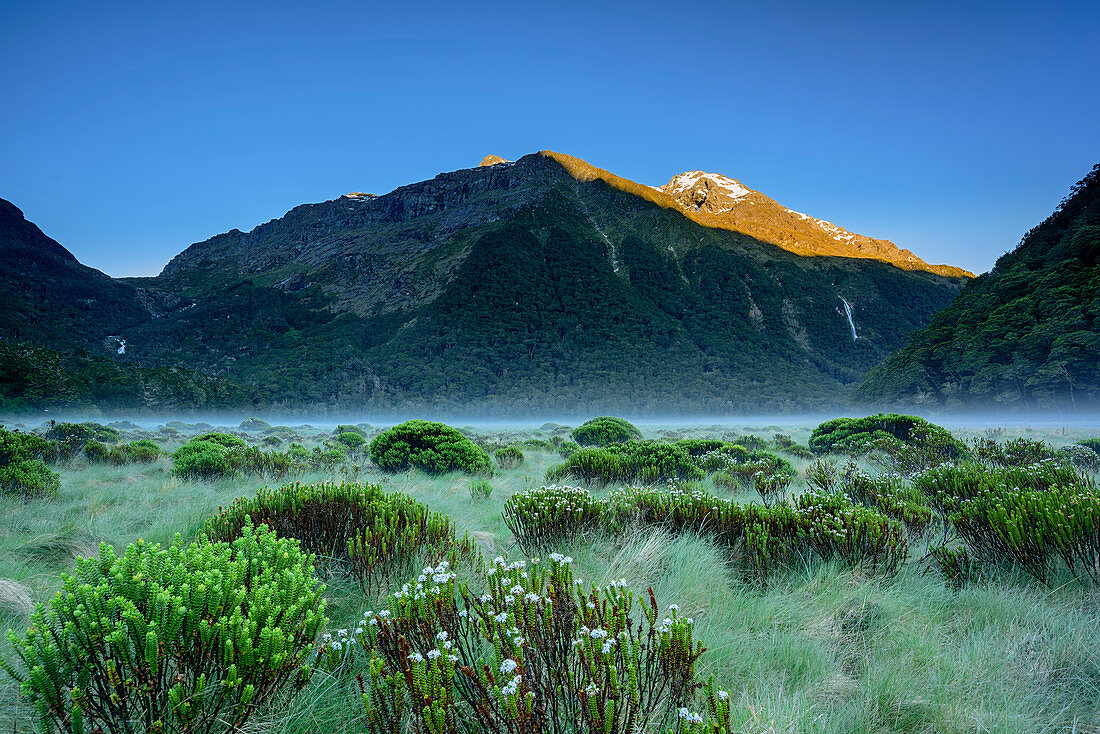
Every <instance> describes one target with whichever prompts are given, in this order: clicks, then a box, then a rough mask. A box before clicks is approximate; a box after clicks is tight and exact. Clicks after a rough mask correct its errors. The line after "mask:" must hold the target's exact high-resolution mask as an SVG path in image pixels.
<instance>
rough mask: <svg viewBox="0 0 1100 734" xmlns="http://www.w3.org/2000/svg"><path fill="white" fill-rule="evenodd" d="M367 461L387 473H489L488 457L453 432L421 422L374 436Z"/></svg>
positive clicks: (400, 426) (467, 439) (414, 422)
mask: <svg viewBox="0 0 1100 734" xmlns="http://www.w3.org/2000/svg"><path fill="white" fill-rule="evenodd" d="M370 458H371V460H372V461H373V462H374V463H375V464H377V465H378V466H379V468H381V469H382V471H387V472H401V471H407V470H409V469H419V470H421V471H424V472H427V473H428V474H443V473H445V472H449V471H464V472H467V473H469V474H480V473H486V472H489V471H491V470H492V463H491V461H490V459H489V455H488V454H487V453H485V451H484V450H483V449H481V448H480V447H479V446H478V445H477V444H475V443H474V442H473V441H471V440H470V439H469V438H467V437H466V436H464V435H462V433H460V432H459V431H458V430H457V429H454V428H451V427H450V426H448V425H445V424H443V423H433V422H431V421H423V420H411V421H406V422H404V423H402V424H400V425H397V426H394V427H393V428H391V429H389V430H388V431H384V432H382V433H380V434H379V435H377V436H375V438H374V440H373V441H371V443H370Z"/></svg>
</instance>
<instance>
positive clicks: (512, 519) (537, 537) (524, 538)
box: [503, 486, 604, 555]
mask: <svg viewBox="0 0 1100 734" xmlns="http://www.w3.org/2000/svg"><path fill="white" fill-rule="evenodd" d="M603 511H604V503H602V502H599V501H598V500H596V499H594V498H593V497H592V495H590V494H589V493H588V490H586V489H582V488H580V487H558V486H549V487H537V488H532V489H527V490H524V491H522V492H516V493H515V494H513V495H512V496H511V497H509V498H508V501H507V502H505V503H504V512H503V515H504V522H505V524H506V525H508V529H509V530H511V531H512V535H514V536H515V538H516V542H517V543H519V545H520V547H521V548H523V552H524V553H527V554H529V555H533V554H534V553H536V552H538V551H540V550H544V549H547V548H550V547H552V546H554V545H556V544H560V543H563V542H572V541H575V540H579V539H582V538H584V537H586V536H589V535H591V534H592V533H594V532H595V531H596V530H597V529H598V528H599V527H600V522H601V520H602V518H603Z"/></svg>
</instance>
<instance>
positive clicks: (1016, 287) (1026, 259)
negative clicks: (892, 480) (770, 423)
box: [855, 165, 1100, 411]
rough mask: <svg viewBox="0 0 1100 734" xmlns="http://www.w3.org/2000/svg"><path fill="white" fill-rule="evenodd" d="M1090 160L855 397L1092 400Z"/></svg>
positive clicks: (1099, 197)
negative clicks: (1053, 205) (1055, 201)
mask: <svg viewBox="0 0 1100 734" xmlns="http://www.w3.org/2000/svg"><path fill="white" fill-rule="evenodd" d="M1098 256H1100V165H1097V166H1096V167H1094V168H1093V169H1092V172H1091V173H1089V174H1088V175H1087V176H1085V178H1084V179H1082V180H1081V181H1080V182H1078V183H1077V184H1076V185H1075V186H1074V187H1073V188H1072V189H1071V191H1070V194H1069V195H1068V196H1067V197H1066V198H1065V199H1064V200H1063V201H1062V203H1061V205H1060V206H1059V207H1058V209H1057V211H1055V212H1054V213H1053V214H1052V215H1051V216H1050V217H1048V218H1047V219H1046V220H1045V221H1043V222H1042V223H1041V224H1039V225H1038V226H1036V227H1035V228H1033V229H1032V230H1031V231H1029V232H1028V233H1027V234H1026V235H1024V237H1023V239H1022V240H1021V242H1020V244H1019V245H1018V246H1017V247H1016V249H1014V250H1013V251H1012V252H1009V253H1008V254H1006V255H1004V256H1003V257H1001V258H1000V259H999V260H998V261H997V264H996V265H995V266H994V268H993V270H992V271H990V272H989V273H986V274H985V275H982V276H979V277H978V278H976V279H974V280H972V281H971V282H969V283H968V284H967V285H966V287H965V288H963V290H962V292H961V293H960V294H959V296H958V298H956V299H955V300H954V301H953V302H952V303H951V305H950V306H948V307H947V308H946V309H944V310H943V311H942V312H941V313H939V314H938V315H937V316H936V317H935V318H934V319H933V320H932V323H931V324H930V325H929V326H928V327H927V328H925V329H923V330H922V331H920V332H918V333H916V334H915V335H914V336H913V337H912V338H911V339H910V340H909V342H908V344H907V345H906V346H905V348H903V349H901V350H900V351H899V352H897V353H896V354H893V355H891V356H890V358H889V359H888V360H887V361H886V362H885V363H884V364H883V365H881V366H879V367H876V368H875V369H874V370H873V371H872V372H871V373H870V374H869V375H868V377H867V379H866V380H864V382H863V383H862V384H861V385H860V386H859V389H858V390H857V391H856V394H855V395H856V398H857V399H858V400H859V401H861V402H866V403H877V404H897V405H912V404H918V405H933V406H946V407H968V408H970V407H986V408H998V409H1005V408H1007V409H1012V410H1038V409H1050V408H1054V409H1059V410H1076V411H1095V410H1096V409H1097V408H1098V407H1100V358H1098V356H1100V318H1098V317H1100V262H1098Z"/></svg>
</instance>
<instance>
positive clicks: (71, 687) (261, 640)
mask: <svg viewBox="0 0 1100 734" xmlns="http://www.w3.org/2000/svg"><path fill="white" fill-rule="evenodd" d="M323 591H324V587H323V586H320V585H319V584H318V583H317V580H316V579H315V578H314V577H313V567H312V565H311V563H310V559H309V557H308V556H306V555H305V554H303V553H302V552H301V551H300V550H299V548H298V544H297V543H296V542H295V541H293V540H285V539H278V538H276V537H275V534H274V533H272V532H271V531H269V530H268V529H266V528H262V527H261V528H252V527H251V526H250V527H248V528H246V529H245V530H244V531H243V532H242V533H241V535H240V537H239V538H237V539H236V540H234V542H233V543H231V544H230V543H210V542H208V541H202V542H199V543H195V544H192V545H187V546H184V545H181V544H180V543H179V542H178V541H177V542H176V543H174V544H173V545H172V546H171V547H169V548H162V547H160V546H158V545H149V544H147V543H144V542H143V541H140V540H139V541H137V542H136V543H133V544H131V545H129V546H127V548H126V552H125V553H124V554H123V555H122V556H116V555H115V553H114V551H113V550H112V549H111V548H110V547H109V546H107V545H103V546H101V547H100V554H99V557H98V558H89V559H81V560H79V561H77V567H76V571H75V572H74V574H73V575H72V576H69V577H66V578H65V580H64V585H63V587H62V589H61V591H60V592H58V594H57V596H55V597H54V599H53V601H52V602H51V603H50V605H49V607H48V608H46V607H42V606H40V607H39V608H38V611H37V612H35V614H34V616H33V617H32V621H31V626H30V627H29V629H28V630H27V632H26V634H25V635H24V636H22V637H20V636H19V635H16V634H15V633H13V632H9V639H10V640H11V642H12V644H13V646H14V647H15V651H16V657H17V660H16V661H13V663H12V664H7V663H5V665H4V667H5V669H6V670H7V671H8V673H9V674H11V675H12V676H13V677H15V678H16V679H17V680H18V681H20V683H21V686H22V692H23V696H24V698H25V700H27V701H28V702H29V703H30V704H31V706H33V707H34V709H35V710H36V712H37V714H38V721H39V725H40V727H41V729H42V731H44V732H73V733H77V732H85V731H87V732H95V731H104V732H137V731H142V732H156V731H166V732H169V731H174V732H195V733H196V734H207V733H210V734H213V733H214V732H232V731H239V730H240V728H241V727H242V726H243V725H244V724H245V723H246V722H247V721H248V720H249V718H251V717H252V716H253V715H254V714H255V713H257V712H260V711H263V710H264V709H265V708H266V707H267V705H268V704H269V703H270V702H271V701H273V700H276V699H277V698H278V697H279V696H280V695H281V694H282V693H283V692H284V691H287V690H294V689H297V688H300V687H302V686H303V685H304V684H305V683H306V682H307V681H308V679H309V677H310V667H309V666H308V664H307V660H308V656H309V654H310V653H311V652H312V649H313V646H314V643H315V640H316V638H317V634H318V631H319V630H320V629H321V627H322V626H323V625H324V624H325V623H326V621H327V620H326V619H325V616H324V607H325V602H324V600H323V599H322V593H323Z"/></svg>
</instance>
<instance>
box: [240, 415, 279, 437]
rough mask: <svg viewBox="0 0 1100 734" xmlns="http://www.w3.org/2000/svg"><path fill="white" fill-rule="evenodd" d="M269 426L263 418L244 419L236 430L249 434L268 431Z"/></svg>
mask: <svg viewBox="0 0 1100 734" xmlns="http://www.w3.org/2000/svg"><path fill="white" fill-rule="evenodd" d="M270 428H271V424H270V423H268V422H267V421H265V420H264V419H263V418H245V419H244V420H243V421H241V424H240V425H239V426H237V430H240V431H246V432H249V433H253V432H259V431H267V430H270Z"/></svg>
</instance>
